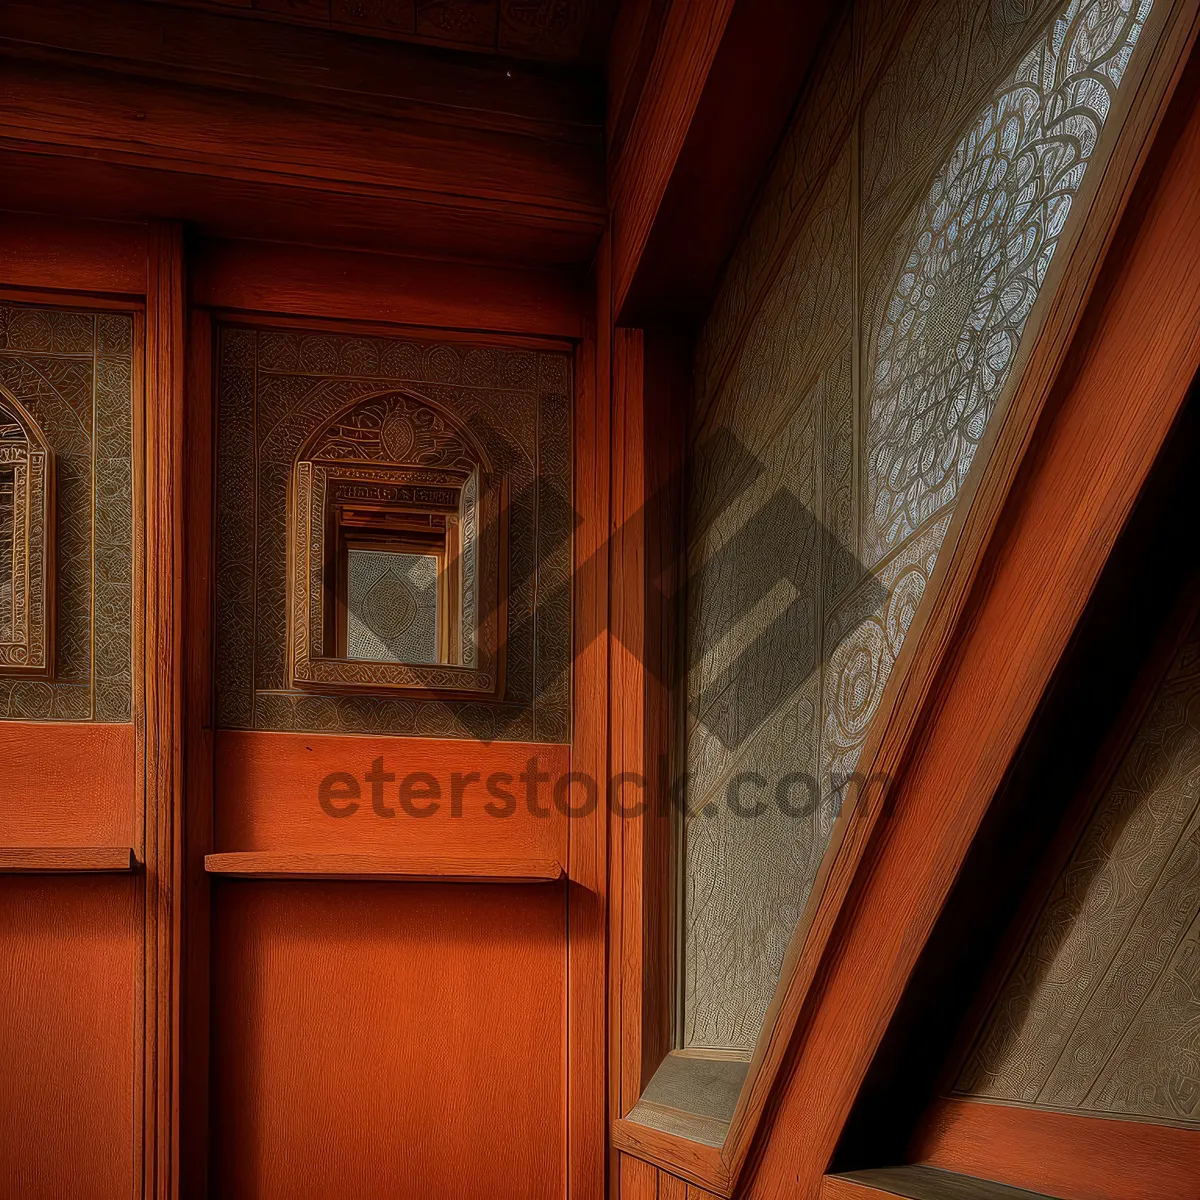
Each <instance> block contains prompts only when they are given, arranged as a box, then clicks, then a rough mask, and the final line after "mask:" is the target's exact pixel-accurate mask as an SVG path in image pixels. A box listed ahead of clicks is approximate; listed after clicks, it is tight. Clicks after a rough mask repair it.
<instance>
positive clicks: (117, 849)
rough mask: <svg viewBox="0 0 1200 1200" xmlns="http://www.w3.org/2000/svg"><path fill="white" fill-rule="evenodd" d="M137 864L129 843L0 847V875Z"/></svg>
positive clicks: (98, 870)
mask: <svg viewBox="0 0 1200 1200" xmlns="http://www.w3.org/2000/svg"><path fill="white" fill-rule="evenodd" d="M137 868H138V860H137V855H136V854H134V852H133V850H132V848H131V847H129V846H3V847H0V875H69V874H70V875H73V874H81V875H82V874H89V873H91V874H97V875H98V874H105V873H108V874H119V873H128V872H130V871H136V870H137Z"/></svg>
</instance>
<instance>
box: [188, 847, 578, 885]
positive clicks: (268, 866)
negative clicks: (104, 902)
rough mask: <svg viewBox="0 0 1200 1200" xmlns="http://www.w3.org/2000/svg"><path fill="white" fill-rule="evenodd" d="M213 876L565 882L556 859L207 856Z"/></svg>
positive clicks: (281, 854) (265, 853)
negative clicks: (561, 880) (562, 880)
mask: <svg viewBox="0 0 1200 1200" xmlns="http://www.w3.org/2000/svg"><path fill="white" fill-rule="evenodd" d="M204 869H205V870H206V871H208V872H209V874H210V875H230V876H233V877H234V878H239V879H377V880H388V879H392V880H407V881H410V882H411V881H419V880H428V881H437V882H441V883H554V882H556V881H557V880H559V879H562V877H563V868H562V864H561V863H560V862H557V861H556V860H554V859H552V858H503V859H501V858H491V859H488V858H463V857H456V856H454V855H450V854H447V855H437V856H434V855H419V856H418V855H402V854H388V855H384V854H314V853H287V852H281V851H256V850H247V851H238V852H234V853H226V854H207V855H205V857H204Z"/></svg>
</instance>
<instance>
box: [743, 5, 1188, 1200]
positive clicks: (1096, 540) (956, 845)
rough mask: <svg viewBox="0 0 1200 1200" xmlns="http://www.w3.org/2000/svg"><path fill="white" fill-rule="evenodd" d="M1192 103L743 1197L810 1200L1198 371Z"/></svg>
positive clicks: (968, 625)
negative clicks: (920, 956) (803, 1199)
mask: <svg viewBox="0 0 1200 1200" xmlns="http://www.w3.org/2000/svg"><path fill="white" fill-rule="evenodd" d="M1189 24H1190V21H1189ZM1195 96H1196V79H1195V77H1194V76H1192V77H1191V78H1189V80H1188V82H1187V84H1186V86H1184V87H1182V88H1181V90H1180V94H1179V95H1178V96H1177V97H1176V107H1175V109H1174V114H1173V116H1172V118H1171V119H1170V120H1169V121H1168V123H1167V125H1166V126H1165V132H1164V138H1163V140H1162V142H1161V143H1160V147H1159V151H1158V152H1157V153H1156V155H1155V157H1154V158H1153V159H1152V160H1151V164H1150V169H1149V170H1148V172H1147V177H1146V179H1145V181H1144V185H1143V188H1142V191H1141V193H1140V194H1139V195H1138V196H1137V197H1136V198H1135V200H1134V201H1133V202H1132V203H1131V204H1130V208H1129V219H1128V221H1127V222H1126V224H1125V226H1124V228H1123V230H1122V233H1121V235H1120V236H1119V237H1118V239H1117V241H1116V243H1115V244H1114V248H1113V250H1112V252H1111V254H1110V259H1109V263H1108V265H1107V268H1106V272H1105V275H1104V277H1103V279H1102V280H1101V282H1100V283H1099V284H1098V285H1097V286H1096V288H1095V291H1094V293H1093V303H1092V306H1091V308H1090V309H1089V311H1088V314H1087V316H1086V318H1085V321H1084V324H1083V330H1082V333H1081V334H1080V336H1079V337H1078V338H1077V340H1076V343H1075V345H1074V348H1073V350H1072V354H1071V357H1070V358H1069V360H1068V363H1067V367H1066V370H1065V371H1064V373H1062V374H1061V375H1060V376H1059V377H1058V380H1057V383H1056V385H1055V391H1054V394H1053V397H1052V399H1051V401H1050V403H1049V404H1048V405H1047V407H1046V409H1045V411H1044V414H1043V415H1042V417H1041V420H1040V424H1039V426H1038V429H1037V434H1036V437H1035V438H1034V440H1033V442H1032V449H1031V451H1030V452H1029V454H1028V455H1027V456H1026V458H1025V460H1024V463H1023V466H1022V475H1021V477H1020V486H1019V487H1016V488H1013V489H1012V490H1010V491H1009V493H1008V496H1007V500H1006V501H1005V505H1004V511H1003V513H1002V514H1001V515H999V516H998V518H996V523H995V526H994V528H995V531H996V533H995V537H994V539H993V540H992V541H991V543H990V545H989V546H988V549H987V554H986V559H985V561H983V563H982V564H981V566H980V569H979V571H978V573H977V575H976V576H975V578H976V581H977V582H976V583H975V585H974V586H973V588H972V590H971V592H970V593H969V598H968V600H967V603H966V607H965V611H964V616H963V619H962V621H961V624H960V625H959V626H958V632H957V635H956V637H955V638H954V652H953V656H952V658H950V659H948V660H947V662H946V666H945V669H944V670H943V671H942V672H941V673H940V674H939V676H938V679H937V687H936V693H935V694H934V695H933V696H932V697H931V702H930V705H929V707H928V708H926V709H924V711H925V712H927V713H931V714H932V713H936V720H932V719H931V720H928V721H925V722H923V723H922V724H920V725H919V727H918V730H917V734H916V736H915V737H914V741H913V744H912V745H911V746H910V749H909V752H908V753H907V754H906V755H905V756H904V758H903V760H902V761H899V762H897V763H896V764H895V766H894V768H893V770H892V771H891V772H890V774H891V776H892V780H893V782H892V786H891V789H890V792H889V794H888V796H887V808H886V810H885V819H884V820H883V821H882V823H881V824H880V825H879V826H877V827H875V833H874V837H873V839H872V840H871V841H870V844H869V849H868V847H867V844H866V843H865V842H863V841H860V840H859V839H862V838H863V837H864V834H865V830H866V829H867V828H868V826H869V825H870V824H871V821H873V820H874V818H875V817H876V816H878V815H879V813H880V810H879V807H878V805H873V806H871V807H872V808H873V810H874V811H873V813H872V814H871V821H868V819H867V813H866V810H865V809H864V811H863V812H861V813H859V812H856V813H855V816H854V823H853V824H852V825H851V826H850V828H849V833H848V836H847V846H848V847H851V848H854V847H855V846H856V843H857V848H856V849H855V850H854V853H853V854H850V855H848V857H847V859H846V861H847V862H855V863H856V869H855V879H854V885H853V887H852V888H851V889H850V891H849V895H848V898H847V901H846V903H845V905H844V907H842V908H841V910H840V917H839V918H838V919H837V920H836V921H835V922H834V923H833V924H832V927H831V929H829V930H824V931H822V933H821V937H820V942H819V943H818V944H820V945H823V946H825V947H827V949H828V952H827V953H826V954H825V955H824V961H823V962H822V966H821V975H820V976H819V978H818V982H817V985H816V986H815V987H814V988H813V989H811V990H810V991H809V992H808V994H807V1000H806V1001H805V1004H804V1008H803V1012H802V1014H801V1018H800V1020H799V1021H798V1030H799V1036H798V1037H797V1038H796V1039H795V1040H794V1041H793V1042H792V1046H791V1053H792V1055H793V1062H792V1067H791V1070H790V1072H789V1074H788V1075H787V1077H786V1079H784V1080H783V1081H782V1086H781V1088H780V1090H779V1093H778V1095H777V1097H776V1098H775V1105H776V1107H775V1116H774V1120H773V1123H772V1125H771V1129H770V1133H769V1136H766V1137H764V1138H763V1140H762V1141H761V1143H760V1146H759V1154H758V1158H757V1161H756V1162H755V1164H754V1170H753V1173H752V1175H751V1177H750V1179H749V1182H748V1186H747V1188H746V1194H747V1195H749V1196H756V1197H757V1196H772V1197H774V1196H783V1195H800V1196H810V1197H815V1196H817V1195H818V1194H819V1189H820V1179H821V1175H822V1174H823V1172H824V1170H825V1169H826V1166H827V1164H828V1162H829V1160H830V1157H831V1155H832V1153H833V1149H834V1146H835V1144H836V1141H837V1137H838V1135H839V1132H840V1130H841V1128H842V1125H843V1123H844V1121H845V1119H846V1116H847V1113H848V1112H849V1109H850V1105H851V1103H852V1101H853V1097H854V1095H855V1093H856V1091H857V1089H858V1087H859V1085H860V1083H861V1081H862V1078H863V1075H864V1073H865V1071H866V1068H867V1065H868V1064H869V1062H870V1059H871V1056H872V1054H873V1053H874V1050H875V1048H876V1046H877V1044H878V1039H879V1037H880V1036H881V1034H882V1032H883V1029H884V1027H885V1026H886V1024H887V1021H888V1019H889V1017H890V1015H891V1014H892V1012H893V1010H894V1006H895V1004H896V1001H897V999H898V997H899V995H900V992H901V990H902V988H903V986H904V982H905V980H906V979H907V978H908V977H909V974H910V972H911V971H912V969H913V965H914V963H915V961H916V957H917V954H918V952H919V950H920V947H921V946H922V945H923V944H924V942H925V940H926V938H927V937H928V935H929V931H930V929H931V928H932V925H933V922H934V921H935V920H936V917H937V914H938V912H939V911H940V909H941V906H942V905H943V904H944V902H945V899H946V897H947V895H948V894H949V890H950V888H951V886H952V885H953V882H954V878H955V873H956V871H957V869H958V866H959V864H960V863H961V862H962V860H963V857H964V855H965V853H966V851H967V849H968V848H969V846H970V842H971V839H972V837H973V836H974V833H975V831H976V830H977V828H978V826H979V822H980V820H981V819H982V817H983V815H984V813H985V811H986V809H987V806H988V803H989V802H990V800H991V798H992V797H993V796H994V795H995V793H996V789H997V787H998V785H999V783H1000V780H1001V778H1002V776H1003V773H1004V771H1005V770H1006V768H1007V765H1008V763H1009V762H1010V761H1011V760H1012V756H1013V754H1014V753H1015V752H1016V750H1017V747H1018V746H1019V744H1020V740H1021V737H1022V736H1023V733H1024V731H1025V729H1026V728H1027V726H1028V723H1029V720H1030V718H1031V716H1032V713H1033V711H1034V708H1035V706H1036V704H1037V703H1038V700H1039V698H1040V696H1041V695H1042V694H1043V691H1044V689H1045V687H1046V685H1047V682H1048V681H1049V679H1050V677H1051V674H1052V672H1053V669H1054V667H1055V664H1056V663H1057V662H1058V661H1059V659H1060V657H1061V655H1062V653H1063V651H1064V648H1065V646H1066V644H1067V642H1068V640H1069V638H1070V635H1071V632H1072V630H1073V629H1074V628H1075V626H1076V624H1077V621H1078V618H1079V615H1080V613H1081V612H1082V610H1083V607H1084V605H1085V603H1086V601H1087V598H1088V596H1089V595H1090V593H1091V589H1092V587H1093V585H1094V583H1095V580H1096V579H1097V578H1098V576H1099V573H1100V571H1101V569H1102V567H1103V565H1104V562H1105V560H1106V558H1107V555H1108V553H1109V551H1110V549H1111V547H1112V545H1113V543H1114V541H1115V539H1116V536H1117V534H1118V532H1119V531H1120V529H1121V527H1122V525H1123V523H1124V521H1125V518H1126V517H1127V515H1128V513H1129V511H1130V509H1131V507H1132V505H1133V503H1134V501H1135V499H1136V497H1137V495H1138V493H1139V491H1140V490H1141V488H1142V486H1143V484H1144V482H1145V480H1146V478H1147V475H1148V473H1149V470H1150V467H1151V465H1152V463H1153V460H1154V457H1155V455H1156V454H1157V452H1158V451H1159V449H1160V447H1161V446H1162V445H1163V442H1164V440H1165V438H1166V436H1167V434H1168V432H1169V430H1170V427H1171V424H1172V421H1173V418H1174V416H1175V414H1176V413H1177V412H1178V410H1179V407H1180V405H1181V404H1182V402H1183V398H1184V396H1185V394H1186V392H1187V390H1188V387H1189V385H1190V384H1191V382H1192V379H1193V378H1194V376H1195V373H1196V371H1197V368H1200V334H1198V333H1197V330H1198V329H1200V284H1198V279H1200V196H1198V195H1197V193H1196V189H1195V188H1194V186H1193V183H1194V179H1195V177H1196V173H1197V171H1200V111H1198V110H1197V109H1196V107H1195ZM876 765H878V763H877V764H876ZM931 831H933V833H932V834H931ZM931 837H932V840H931ZM843 853H846V850H845V849H844V850H843Z"/></svg>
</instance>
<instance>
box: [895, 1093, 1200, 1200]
mask: <svg viewBox="0 0 1200 1200" xmlns="http://www.w3.org/2000/svg"><path fill="white" fill-rule="evenodd" d="M913 1151H914V1158H915V1160H916V1161H918V1162H921V1163H926V1164H928V1165H929V1166H933V1167H940V1168H942V1169H943V1170H947V1171H956V1172H958V1173H960V1174H963V1175H974V1176H978V1177H979V1178H981V1179H995V1180H997V1181H999V1182H1001V1183H1007V1184H1009V1185H1011V1186H1013V1187H1020V1188H1026V1189H1028V1190H1029V1191H1033V1192H1044V1193H1045V1194H1046V1195H1049V1196H1056V1197H1060V1198H1061V1200H1163V1197H1166V1196H1180V1197H1182V1196H1194V1195H1197V1194H1200V1130H1196V1129H1175V1128H1171V1127H1169V1126H1166V1125H1152V1124H1150V1123H1149V1122H1145V1121H1120V1120H1108V1119H1104V1118H1100V1117H1084V1116H1078V1115H1075V1114H1073V1113H1056V1112H1045V1111H1041V1110H1034V1109H1028V1108H1020V1107H1017V1106H1016V1105H1000V1104H983V1103H980V1102H978V1101H973V1100H942V1101H940V1102H939V1103H938V1104H937V1106H936V1107H935V1109H934V1111H933V1112H932V1113H931V1115H930V1117H929V1119H928V1121H927V1123H926V1124H925V1126H924V1128H923V1130H922V1132H921V1134H920V1136H919V1138H918V1140H917V1143H916V1144H915V1146H914V1147H913Z"/></svg>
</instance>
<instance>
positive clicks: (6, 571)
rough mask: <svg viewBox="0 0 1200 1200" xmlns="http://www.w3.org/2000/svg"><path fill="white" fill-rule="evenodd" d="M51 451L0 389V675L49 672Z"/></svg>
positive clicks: (44, 674)
mask: <svg viewBox="0 0 1200 1200" xmlns="http://www.w3.org/2000/svg"><path fill="white" fill-rule="evenodd" d="M53 503H54V453H53V451H52V450H51V449H50V447H49V446H48V445H47V444H46V439H45V438H44V437H43V436H42V432H41V430H39V429H38V427H37V424H36V422H34V421H33V420H32V418H31V417H30V416H29V414H28V413H25V412H23V411H22V410H21V406H20V405H19V404H18V403H17V402H16V401H15V400H14V399H12V398H11V397H7V396H5V395H3V393H0V675H23V676H31V677H49V676H50V675H52V674H53V672H54V660H53V653H54V651H53V645H52V636H53V627H52V624H51V617H52V614H53V611H54V593H53V586H54V581H53V576H52V570H53V561H54V558H53V556H54V510H53Z"/></svg>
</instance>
